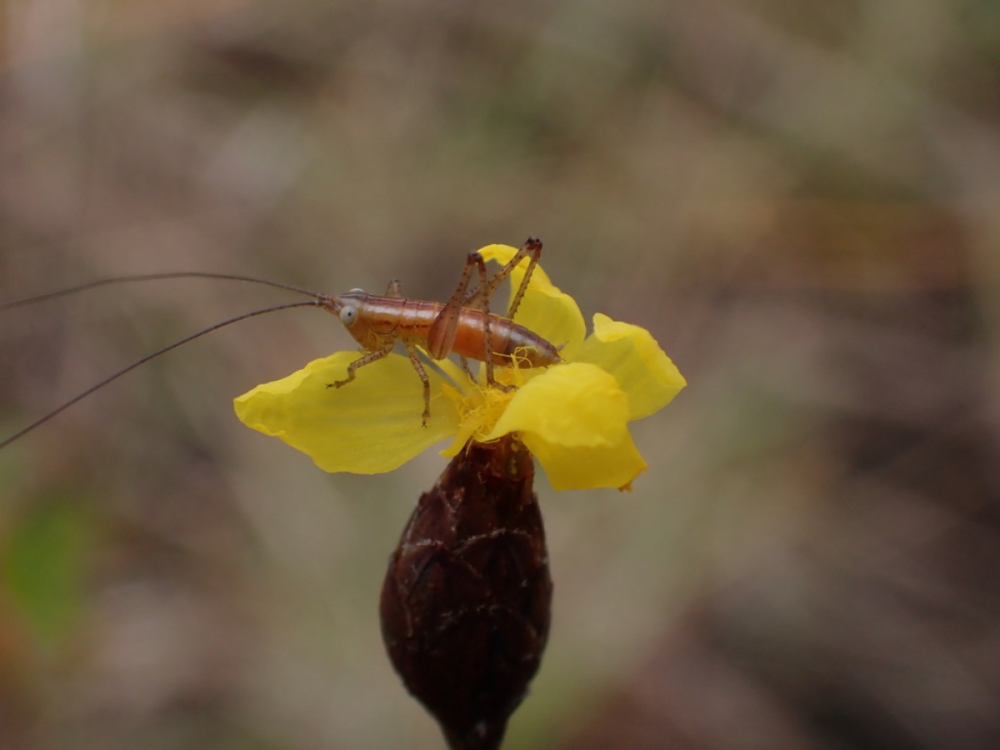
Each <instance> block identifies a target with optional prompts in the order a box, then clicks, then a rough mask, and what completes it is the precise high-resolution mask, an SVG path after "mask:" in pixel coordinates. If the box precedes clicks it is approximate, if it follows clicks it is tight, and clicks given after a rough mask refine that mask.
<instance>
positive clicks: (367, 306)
mask: <svg viewBox="0 0 1000 750" xmlns="http://www.w3.org/2000/svg"><path fill="white" fill-rule="evenodd" d="M541 253H542V243H541V241H540V240H538V239H536V238H534V237H529V238H528V241H527V242H525V243H524V246H523V247H522V248H521V249H520V250H518V252H517V254H516V255H515V256H514V257H513V258H511V260H510V262H508V263H507V264H506V265H505V266H504V267H503V268H501V269H500V270H499V271H497V273H496V274H495V275H494V276H493V277H492V278H488V277H487V275H486V264H485V262H484V261H483V256H481V255H480V254H479V253H469V257H468V259H467V260H466V262H465V268H464V269H463V271H462V278H461V280H460V281H459V282H458V288H457V289H456V290H455V293H454V294H453V295H452V296H451V299H449V300H448V302H446V303H445V304H443V305H442V304H441V303H439V302H425V301H422V300H410V299H406V298H405V297H403V295H402V293H401V292H400V288H399V282H396V281H393V282H392V283H390V284H389V289H388V290H387V291H386V295H385V296H384V297H378V296H375V295H373V294H368V293H367V292H365V291H363V290H361V289H352V290H351V291H349V292H347V294H341V295H337V296H330V297H327V296H323V297H321V298H319V299H318V300H317V303H318V304H319V305H320V306H321V307H323V308H324V309H326V310H328V311H329V312H331V313H333V314H334V315H337V316H338V317H339V318H340V322H341V323H343V324H344V327H345V328H347V330H348V331H349V332H350V334H351V335H352V336H353V337H354V338H355V340H357V342H358V343H359V344H361V346H362V348H363V349H364V350H365V352H366V353H365V354H364V355H363V356H361V357H360V358H359V359H356V360H355V361H353V362H351V364H350V365H348V367H347V377H346V378H344V379H343V380H338V381H337V382H335V383H330V384H329V386H328V387H331V388H340V387H341V386H344V385H347V384H348V383H350V382H351V381H352V380H354V378H355V373H356V372H357V370H358V369H359V368H361V367H364V366H365V365H369V364H371V363H372V362H376V361H378V360H380V359H383V358H384V357H387V356H388V355H389V352H391V351H392V348H393V346H394V345H395V343H396V341H397V340H398V341H401V342H402V343H403V345H404V346H405V347H406V351H407V353H408V354H409V356H410V362H412V363H413V369H415V370H416V371H417V374H418V375H419V376H420V380H421V382H422V383H423V386H424V414H423V424H424V425H426V424H427V419H428V417H430V400H431V384H430V379H429V378H428V377H427V373H426V372H425V371H424V366H423V365H422V364H421V363H420V359H419V358H418V357H417V346H420V345H422V346H423V347H424V348H425V349H426V351H427V353H428V354H430V356H431V357H432V358H434V359H444V358H445V357H447V356H448V355H449V354H458V355H459V356H461V357H462V358H463V360H464V359H466V358H467V359H476V360H479V361H481V362H485V363H486V382H487V383H488V384H489V385H491V386H494V387H496V388H500V389H501V390H509V388H510V386H506V385H503V384H501V383H498V382H497V381H496V380H495V379H494V377H493V365H494V363H495V362H499V363H501V364H516V365H521V366H526V367H545V366H547V365H553V364H556V363H557V362H561V361H562V360H561V358H560V357H559V350H558V349H557V348H556V347H555V346H553V345H552V344H551V343H549V342H548V341H546V340H545V339H543V338H542V337H541V336H538V335H537V334H535V333H532V332H531V331H529V330H528V329H527V328H525V327H524V326H519V325H517V323H514V322H513V320H511V319H512V318H513V317H514V313H515V312H516V311H517V307H518V305H519V304H520V303H521V298H522V297H524V293H525V291H526V290H527V288H528V282H529V281H530V280H531V273H532V271H534V269H535V265H536V264H537V263H538V258H539V256H540V255H541ZM525 259H527V260H528V266H527V268H526V269H525V271H524V278H523V279H522V280H521V285H520V287H518V290H517V293H516V294H515V295H514V298H513V300H512V301H511V304H510V308H509V309H508V311H507V317H506V318H501V317H500V316H498V315H491V314H490V310H489V302H490V297H492V296H493V293H494V292H495V291H496V289H497V287H498V286H499V285H500V283H501V282H502V281H503V280H504V279H506V278H507V277H508V276H509V275H510V274H511V272H512V271H513V270H514V268H516V267H517V265H518V264H519V263H520V262H521V261H522V260H525ZM474 269H476V270H478V271H479V286H478V287H476V288H474V289H473V290H472V291H468V288H469V282H470V281H471V279H472V273H473V270H474Z"/></svg>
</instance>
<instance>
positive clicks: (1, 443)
mask: <svg viewBox="0 0 1000 750" xmlns="http://www.w3.org/2000/svg"><path fill="white" fill-rule="evenodd" d="M181 276H195V277H197V276H201V277H204V278H222V279H231V280H234V281H251V282H259V283H262V284H267V285H268V286H276V287H280V288H284V289H288V290H291V291H297V292H302V293H303V294H313V293H312V292H307V291H306V290H304V289H298V288H296V287H291V286H286V285H284V284H278V283H276V282H269V281H262V280H260V279H251V278H244V277H240V276H228V275H221V274H202V273H183V274H153V275H150V276H142V277H135V276H132V277H126V278H124V279H106V280H104V281H100V282H91V283H90V284H83V285H82V286H79V287H74V288H73V289H64V290H62V291H59V292H50V293H49V294H44V295H40V296H38V297H30V298H27V299H24V300H19V301H17V302H14V303H7V304H6V305H3V306H0V310H3V309H7V308H10V307H12V306H17V305H23V304H29V303H31V302H40V301H42V300H43V299H51V298H52V297H58V296H60V295H63V294H69V293H71V292H73V291H81V290H83V289H90V288H92V287H94V286H101V285H103V284H108V283H114V282H116V281H122V280H124V281H144V280H152V279H154V278H157V279H164V278H179V277H181ZM315 297H316V298H315V299H311V300H308V301H303V302H286V303H284V304H281V305H274V306H272V307H265V308H263V309H261V310H254V311H252V312H248V313H243V314H242V315H237V316H236V317H235V318H229V319H228V320H224V321H222V322H221V323H216V324H215V325H213V326H209V327H208V328H205V329H203V330H201V331H198V332H197V333H192V334H191V335H190V336H186V337H184V338H182V339H181V340H180V341H175V342H174V343H172V344H169V345H168V346H165V347H163V348H162V349H157V350H156V351H155V352H153V353H152V354H147V355H146V356H145V357H143V358H142V359H139V360H136V361H135V362H133V363H132V364H130V365H129V366H128V367H123V368H122V369H121V370H119V371H118V372H116V373H113V374H111V375H109V376H108V377H106V378H104V379H103V380H101V381H100V382H98V383H95V384H94V385H92V386H91V387H90V388H88V389H87V390H85V391H83V392H82V393H79V394H77V395H76V396H74V397H73V398H71V399H70V400H69V401H67V402H66V403H64V404H62V405H61V406H59V407H57V408H55V409H53V410H52V411H50V412H49V413H48V414H45V415H44V416H42V417H39V418H38V419H36V420H35V421H34V422H32V423H31V424H29V425H27V426H26V427H23V428H22V429H20V430H18V431H17V432H15V433H14V434H13V435H11V436H10V437H7V438H4V439H3V440H0V450H3V449H4V448H6V447H7V446H8V445H10V444H11V443H13V442H14V441H15V440H18V439H20V438H22V437H24V436H25V435H27V434H28V433H29V432H31V431H32V430H34V429H35V428H37V427H40V426H41V425H43V424H45V423H46V422H48V421H49V420H50V419H52V418H53V417H55V416H57V415H59V414H61V413H62V412H64V411H65V410H66V409H68V408H69V407H71V406H73V404H75V403H77V402H79V401H82V400H83V399H85V398H87V396H89V395H90V394H92V393H94V392H96V391H99V390H100V389H101V388H103V387H104V386H106V385H108V384H109V383H112V382H114V381H115V380H117V379H118V378H120V377H121V376H122V375H125V374H126V373H129V372H131V371H132V370H134V369H136V368H137V367H141V366H142V365H144V364H146V363H147V362H149V361H150V360H151V359H156V358H157V357H159V356H160V355H161V354H166V353H167V352H169V351H172V350H174V349H176V348H177V347H179V346H183V345H184V344H186V343H188V342H189V341H194V340H195V339H197V338H201V337H202V336H205V335H206V334H209V333H212V331H217V330H219V329H220V328H225V327H226V326H229V325H232V324H233V323H239V322H240V321H241V320H246V319H247V318H254V317H256V316H258V315H266V314H267V313H272V312H277V311H278V310H289V309H291V308H293V307H321V306H322V305H323V303H324V297H323V295H315Z"/></svg>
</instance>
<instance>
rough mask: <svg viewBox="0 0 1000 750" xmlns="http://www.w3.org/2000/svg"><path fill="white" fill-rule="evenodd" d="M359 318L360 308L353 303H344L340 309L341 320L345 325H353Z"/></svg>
mask: <svg viewBox="0 0 1000 750" xmlns="http://www.w3.org/2000/svg"><path fill="white" fill-rule="evenodd" d="M357 319H358V308H356V307H354V306H353V305H344V306H343V307H342V308H341V309H340V322H341V323H343V324H344V325H345V326H351V325H353V324H354V321H355V320H357Z"/></svg>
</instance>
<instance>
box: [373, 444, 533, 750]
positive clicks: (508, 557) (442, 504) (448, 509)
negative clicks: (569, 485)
mask: <svg viewBox="0 0 1000 750" xmlns="http://www.w3.org/2000/svg"><path fill="white" fill-rule="evenodd" d="M533 479H534V466H533V462H532V457H531V454H530V453H529V452H528V450H527V449H526V448H524V446H523V445H522V444H521V443H520V442H519V441H518V440H517V439H516V438H515V437H512V436H508V437H505V438H503V439H501V440H499V441H497V442H495V443H491V444H488V445H484V444H479V443H474V442H470V443H469V445H468V446H466V448H465V450H464V451H463V452H462V453H460V454H459V455H458V456H456V457H455V458H454V459H453V460H452V462H451V463H450V464H449V465H448V467H447V468H446V469H445V471H444V473H443V474H442V475H441V477H440V478H439V479H438V481H437V483H436V484H435V486H434V488H433V489H431V490H430V491H429V492H426V493H424V494H423V495H422V496H421V498H420V502H419V504H418V505H417V508H416V510H414V512H413V515H412V516H411V517H410V521H409V524H408V525H407V527H406V530H405V531H404V532H403V536H402V539H401V540H400V542H399V546H398V547H397V548H396V551H395V552H393V554H392V557H391V558H390V561H389V570H388V572H387V574H386V578H385V583H384V584H383V587H382V601H381V617H382V637H383V639H384V641H385V645H386V649H387V650H388V652H389V658H390V659H391V660H392V663H393V666H395V668H396V671H397V672H399V674H400V676H401V677H402V678H403V682H404V683H405V684H406V687H407V689H408V690H409V691H410V692H411V693H412V694H413V695H414V696H415V697H416V698H417V700H419V701H420V702H421V703H423V705H424V706H425V707H426V708H427V710H428V711H430V712H431V713H432V714H433V715H434V716H435V717H436V718H437V720H438V721H439V722H440V724H441V727H442V729H443V731H444V734H445V737H446V739H447V740H448V744H449V746H450V747H451V748H452V750H473V749H475V750H490V749H491V748H493V749H495V748H499V746H500V741H501V739H502V738H503V734H504V730H505V729H506V726H507V720H508V718H509V717H510V715H511V713H513V711H514V709H515V708H517V706H518V704H519V703H520V702H521V700H522V698H523V697H524V694H525V691H526V689H527V686H528V683H529V681H530V680H531V678H532V677H533V676H534V674H535V672H536V670H537V669H538V665H539V662H540V661H541V657H542V651H543V650H544V649H545V642H546V638H547V636H548V631H549V616H550V610H551V603H552V581H551V579H550V578H549V570H548V553H547V551H546V548H545V532H544V529H543V527H542V516H541V512H540V510H539V507H538V500H537V497H536V496H535V494H534V491H533V489H532V482H533Z"/></svg>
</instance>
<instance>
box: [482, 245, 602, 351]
mask: <svg viewBox="0 0 1000 750" xmlns="http://www.w3.org/2000/svg"><path fill="white" fill-rule="evenodd" d="M479 253H480V254H481V255H482V256H483V258H485V259H486V260H495V261H497V262H498V263H500V264H501V265H503V264H505V263H508V262H510V259H511V258H513V257H514V254H515V253H517V249H516V248H513V247H511V246H510V245H487V246H486V247H484V248H481V249H480V250H479ZM527 267H528V262H527V261H526V260H524V261H521V263H519V264H518V266H517V268H515V269H514V270H513V271H512V272H511V275H510V284H511V296H510V299H511V300H513V298H514V294H516V293H517V290H518V289H519V288H520V286H521V282H522V281H523V279H524V272H525V270H526V269H527ZM508 306H509V302H508ZM490 311H491V312H494V313H498V314H500V315H506V314H507V310H506V309H499V308H498V307H497V305H496V303H495V302H493V301H491V302H490ZM514 320H515V322H517V323H519V324H520V325H522V326H524V327H525V328H527V329H529V330H530V331H533V332H534V333H537V334H538V335H539V336H541V337H542V338H543V339H545V340H546V341H548V342H549V343H550V344H553V345H555V346H557V347H561V349H560V354H561V355H562V357H563V359H573V357H574V355H575V353H576V351H577V349H579V347H580V345H581V344H582V343H583V338H584V336H585V335H586V333H587V324H586V323H585V322H584V320H583V314H582V313H581V312H580V308H579V306H578V305H577V304H576V300H574V299H573V298H572V297H570V296H569V295H568V294H564V293H563V292H562V291H560V289H559V287H557V286H556V285H555V284H553V283H552V281H551V280H550V279H549V277H548V275H547V274H546V273H545V271H543V270H542V267H541V264H538V265H537V266H535V270H534V271H532V273H531V279H530V281H529V282H528V289H527V291H526V292H525V294H524V297H523V298H522V299H521V303H520V305H519V306H518V308H517V312H516V313H515V314H514Z"/></svg>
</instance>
